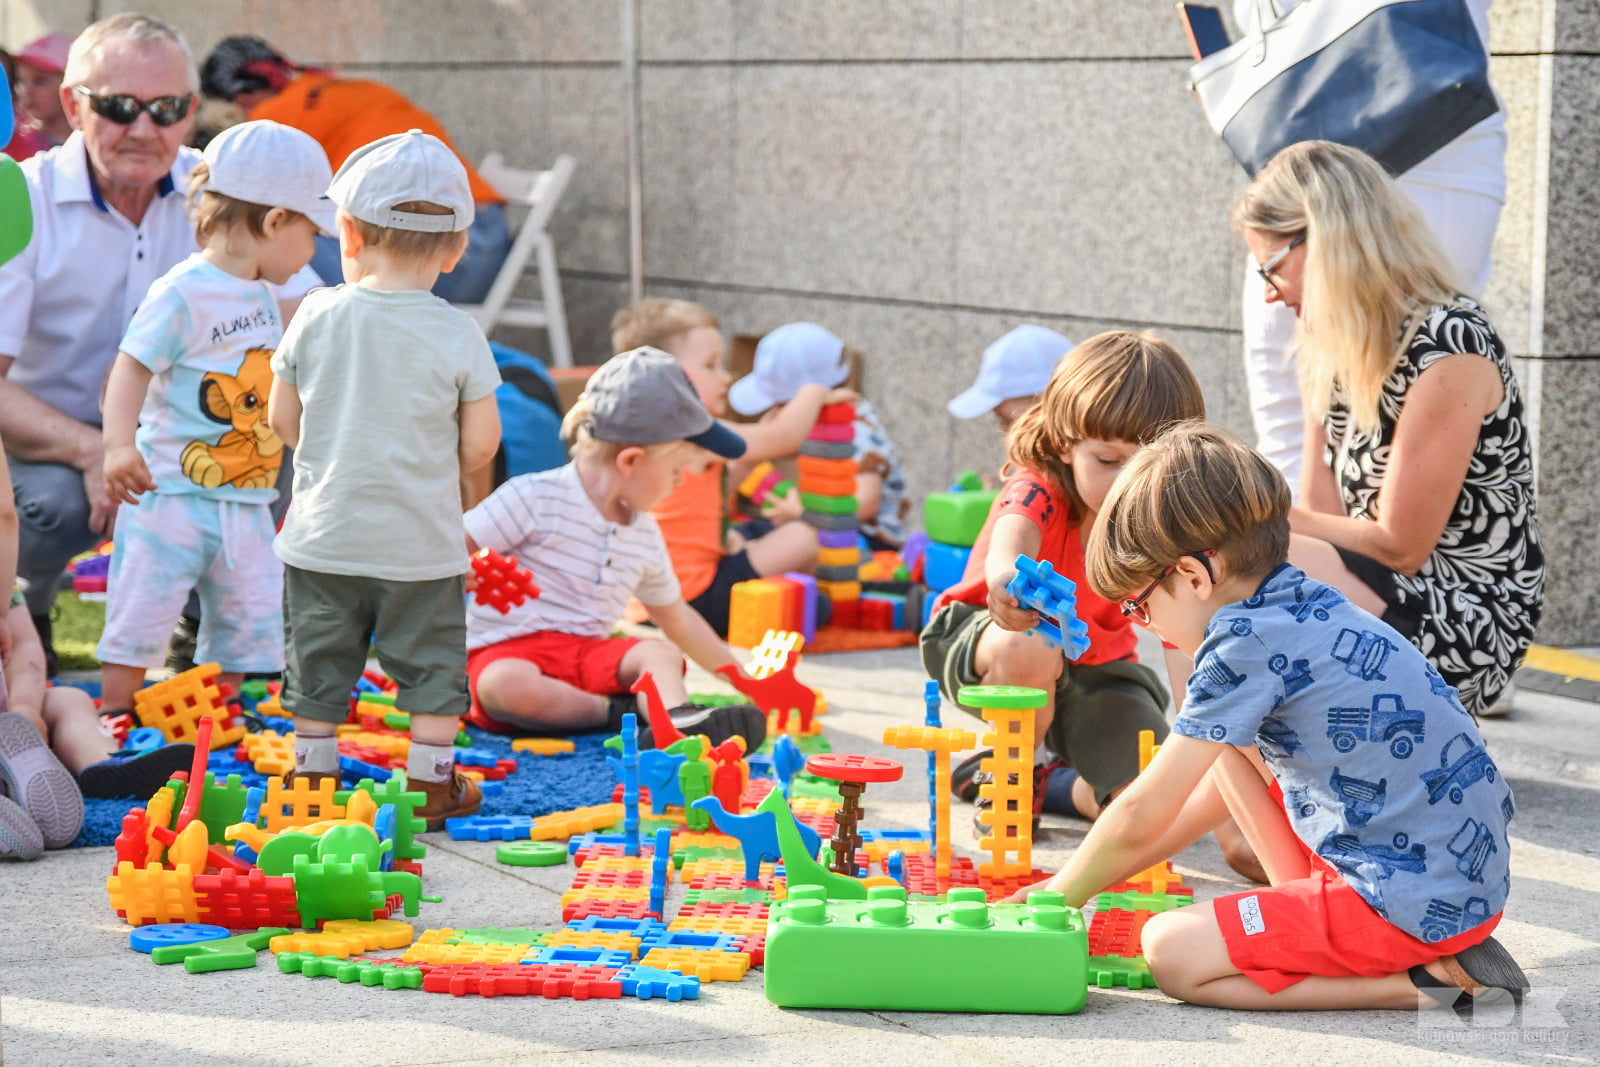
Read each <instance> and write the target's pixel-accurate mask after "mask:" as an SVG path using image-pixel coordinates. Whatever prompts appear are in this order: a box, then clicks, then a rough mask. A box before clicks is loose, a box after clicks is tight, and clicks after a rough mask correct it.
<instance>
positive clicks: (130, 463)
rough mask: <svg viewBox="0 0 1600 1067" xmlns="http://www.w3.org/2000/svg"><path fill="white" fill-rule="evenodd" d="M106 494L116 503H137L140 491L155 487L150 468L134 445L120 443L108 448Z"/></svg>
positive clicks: (147, 490) (145, 491)
mask: <svg viewBox="0 0 1600 1067" xmlns="http://www.w3.org/2000/svg"><path fill="white" fill-rule="evenodd" d="M105 479H106V495H107V496H109V497H110V498H111V502H112V503H114V504H135V505H137V504H138V503H139V501H138V500H137V499H135V498H136V497H137V496H138V495H139V494H140V493H148V492H150V491H152V490H154V489H155V487H156V483H155V482H154V481H153V480H152V479H151V477H150V468H149V467H147V466H145V462H144V457H143V456H141V455H139V450H138V449H137V448H135V447H134V446H133V445H120V446H118V447H116V448H110V449H107V450H106V461H105Z"/></svg>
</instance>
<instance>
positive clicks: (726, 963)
mask: <svg viewBox="0 0 1600 1067" xmlns="http://www.w3.org/2000/svg"><path fill="white" fill-rule="evenodd" d="M639 962H640V963H643V964H644V965H645V966H647V967H655V968H657V969H658V970H662V971H677V972H678V973H679V974H682V975H684V976H685V977H688V978H698V979H700V981H701V982H702V983H705V982H737V981H739V980H740V979H742V978H743V977H744V976H745V973H746V972H747V971H749V970H750V953H748V952H723V951H722V950H721V949H705V948H658V949H654V950H652V951H651V952H650V953H649V954H648V955H646V956H645V957H644V958H643V959H641V960H640V961H639Z"/></svg>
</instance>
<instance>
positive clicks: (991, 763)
mask: <svg viewBox="0 0 1600 1067" xmlns="http://www.w3.org/2000/svg"><path fill="white" fill-rule="evenodd" d="M1048 699H1049V697H1048V696H1047V695H1046V693H1045V691H1044V690H1042V689H1030V688H1025V687H1022V686H1010V685H969V686H963V687H962V688H961V691H960V692H959V693H957V694H956V700H957V701H959V702H960V703H961V704H962V705H964V706H966V707H969V708H977V709H978V711H979V713H980V714H981V715H982V716H983V719H984V721H985V722H987V723H988V724H989V732H988V733H986V734H984V735H983V737H982V738H981V741H982V743H983V744H985V745H988V746H989V747H990V748H992V749H994V754H993V755H991V756H989V757H986V758H985V759H984V760H983V762H982V763H981V764H979V769H981V770H985V771H988V772H989V773H990V774H992V775H993V776H994V778H993V780H992V781H991V782H989V783H988V784H986V785H982V786H979V787H978V795H979V796H980V797H986V798H988V799H989V801H990V802H991V807H990V808H989V809H988V810H987V811H984V812H980V813H979V816H978V817H979V820H980V821H981V822H983V823H986V824H987V825H988V827H989V832H988V833H987V834H985V835H984V836H983V837H981V838H979V840H978V848H979V849H981V850H982V851H984V852H987V853H989V856H990V859H989V861H988V862H986V863H980V864H978V874H979V876H980V877H983V878H990V879H997V880H998V879H1003V878H1020V877H1025V876H1026V875H1028V874H1030V873H1031V872H1032V871H1033V750H1034V748H1035V747H1036V746H1035V745H1034V740H1033V718H1034V714H1035V713H1036V712H1037V711H1038V709H1039V708H1042V707H1044V705H1045V701H1047V700H1048ZM1012 779H1015V781H1013V780H1012Z"/></svg>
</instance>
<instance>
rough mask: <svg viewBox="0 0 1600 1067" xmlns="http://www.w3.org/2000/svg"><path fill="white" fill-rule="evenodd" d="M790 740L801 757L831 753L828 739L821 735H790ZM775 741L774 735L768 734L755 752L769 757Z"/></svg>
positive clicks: (831, 749) (831, 747)
mask: <svg viewBox="0 0 1600 1067" xmlns="http://www.w3.org/2000/svg"><path fill="white" fill-rule="evenodd" d="M790 738H791V739H792V740H793V741H794V743H795V745H796V746H798V747H799V749H800V752H801V754H802V755H806V756H815V755H816V754H817V753H819V752H832V751H833V746H832V745H830V744H828V739H827V738H826V737H823V736H822V735H821V734H791V735H790ZM776 740H777V735H776V734H768V735H767V739H766V740H765V741H763V742H761V747H760V748H758V749H757V750H756V751H757V752H760V753H762V754H764V755H769V756H770V755H771V754H772V745H773V743H774V742H775V741H776Z"/></svg>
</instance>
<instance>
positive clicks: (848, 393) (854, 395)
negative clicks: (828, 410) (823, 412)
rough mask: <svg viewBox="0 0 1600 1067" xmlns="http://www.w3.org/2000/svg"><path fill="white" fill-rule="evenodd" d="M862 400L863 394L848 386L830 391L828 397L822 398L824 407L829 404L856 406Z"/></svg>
mask: <svg viewBox="0 0 1600 1067" xmlns="http://www.w3.org/2000/svg"><path fill="white" fill-rule="evenodd" d="M860 399H861V394H860V393H858V392H856V391H855V390H854V389H851V388H850V387H848V386H844V385H841V386H839V387H838V388H837V389H829V390H828V395H827V396H825V397H823V398H822V406H823V407H827V406H828V405H829V404H854V403H855V402H856V401H857V400H860Z"/></svg>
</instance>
